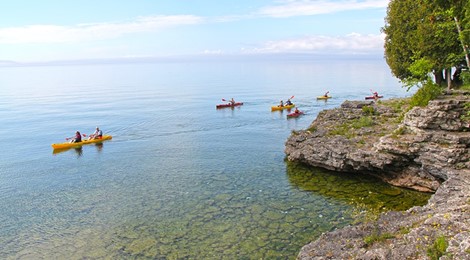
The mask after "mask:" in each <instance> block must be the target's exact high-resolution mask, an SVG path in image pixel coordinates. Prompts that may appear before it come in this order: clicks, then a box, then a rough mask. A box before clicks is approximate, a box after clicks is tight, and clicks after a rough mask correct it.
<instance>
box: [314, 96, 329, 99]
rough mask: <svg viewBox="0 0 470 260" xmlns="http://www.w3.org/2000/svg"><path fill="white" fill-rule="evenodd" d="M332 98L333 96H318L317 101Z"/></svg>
mask: <svg viewBox="0 0 470 260" xmlns="http://www.w3.org/2000/svg"><path fill="white" fill-rule="evenodd" d="M329 98H331V96H326V97H325V96H318V97H317V99H329Z"/></svg>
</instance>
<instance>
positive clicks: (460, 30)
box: [454, 16, 470, 68]
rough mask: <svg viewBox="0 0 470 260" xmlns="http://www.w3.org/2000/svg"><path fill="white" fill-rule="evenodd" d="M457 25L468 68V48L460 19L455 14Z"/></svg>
mask: <svg viewBox="0 0 470 260" xmlns="http://www.w3.org/2000/svg"><path fill="white" fill-rule="evenodd" d="M454 21H455V25H456V26H457V31H458V32H459V39H460V43H461V44H462V49H463V52H464V53H465V61H466V62H467V68H470V58H469V57H468V48H467V45H465V42H464V41H463V35H462V29H461V28H460V23H459V19H457V17H456V16H454Z"/></svg>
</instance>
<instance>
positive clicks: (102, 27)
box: [0, 15, 203, 44]
mask: <svg viewBox="0 0 470 260" xmlns="http://www.w3.org/2000/svg"><path fill="white" fill-rule="evenodd" d="M202 22H203V18H201V17H198V16H193V15H173V16H147V17H139V18H137V19H136V20H135V21H131V22H127V23H126V22H123V23H95V24H78V25H75V26H58V25H29V26H23V27H12V28H0V43H4V44H21V43H66V42H80V41H94V40H103V39H112V38H117V37H120V36H122V35H124V34H130V33H139V32H151V31H157V30H161V29H164V28H168V27H173V26H180V25H191V24H199V23H202Z"/></svg>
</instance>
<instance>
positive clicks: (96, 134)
mask: <svg viewBox="0 0 470 260" xmlns="http://www.w3.org/2000/svg"><path fill="white" fill-rule="evenodd" d="M89 138H90V140H91V139H101V138H103V132H102V131H101V130H100V128H99V127H96V130H95V132H94V133H93V134H91V135H90V136H89Z"/></svg>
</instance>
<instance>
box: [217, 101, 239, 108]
mask: <svg viewBox="0 0 470 260" xmlns="http://www.w3.org/2000/svg"><path fill="white" fill-rule="evenodd" d="M241 105H243V102H237V103H235V104H232V103H228V104H220V105H216V106H215V108H226V107H238V106H241Z"/></svg>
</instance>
